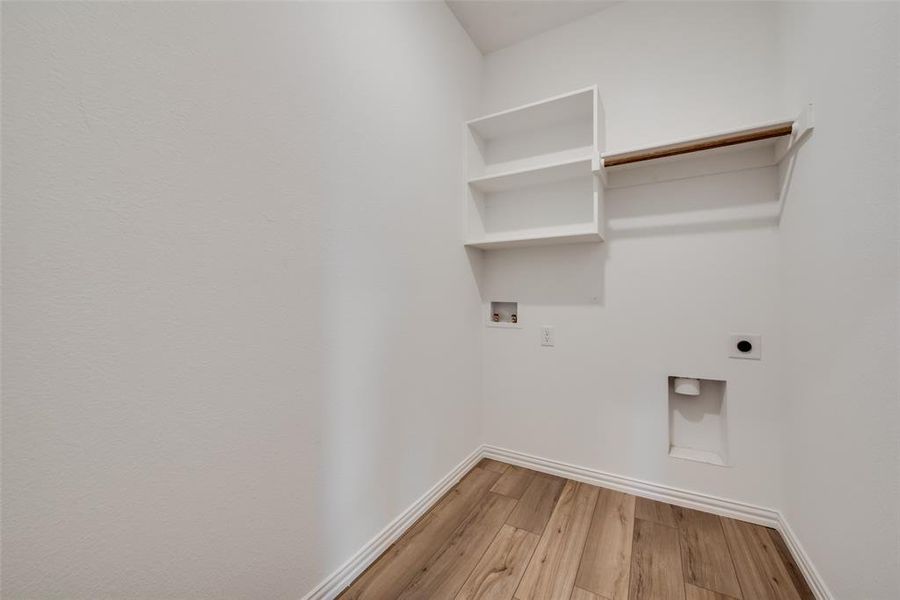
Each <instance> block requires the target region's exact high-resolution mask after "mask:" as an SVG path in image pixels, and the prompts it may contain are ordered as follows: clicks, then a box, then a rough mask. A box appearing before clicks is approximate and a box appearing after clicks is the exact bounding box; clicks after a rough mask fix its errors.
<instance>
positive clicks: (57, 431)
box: [2, 2, 481, 599]
mask: <svg viewBox="0 0 900 600" xmlns="http://www.w3.org/2000/svg"><path fill="white" fill-rule="evenodd" d="M480 61H481V56H480V54H479V53H478V51H477V50H476V49H475V48H474V46H473V45H472V44H471V42H470V41H469V39H468V38H467V37H466V35H465V33H464V32H463V30H462V29H461V28H460V26H459V25H458V23H457V22H456V20H455V19H454V17H453V16H452V14H451V13H450V11H449V10H448V9H447V7H446V6H445V5H444V4H443V3H417V4H410V3H384V4H370V3H363V4H325V3H256V2H253V3H201V2H197V3H137V4H135V3H131V4H126V3H91V4H88V3H53V4H49V3H31V2H28V3H4V4H3V65H2V66H3V92H4V95H3V148H2V150H3V202H4V206H3V255H4V256H3V259H4V260H3V288H4V298H3V300H4V303H3V321H4V323H3V324H4V332H3V333H4V339H3V359H4V362H3V371H4V373H3V374H4V381H3V432H2V433H3V459H4V464H3V529H2V538H3V547H2V551H3V553H2V560H3V562H2V573H3V597H4V598H9V599H13V598H182V599H183V598H226V597H227V598H298V597H301V596H302V595H303V594H305V593H306V592H307V591H308V590H309V589H310V588H312V586H313V585H315V584H316V583H318V582H319V581H320V580H321V579H323V578H324V577H325V576H326V575H327V574H328V573H329V572H331V571H332V570H333V569H335V568H336V567H337V566H338V565H339V564H341V563H342V562H343V561H344V560H346V559H347V558H349V557H350V556H351V555H352V554H353V553H354V552H356V551H357V550H358V549H359V548H360V547H361V546H362V545H363V544H364V543H365V542H366V541H367V540H369V539H370V538H371V537H372V536H373V535H374V534H375V533H376V532H378V531H379V530H380V529H381V528H382V527H384V526H385V525H386V524H387V523H388V522H389V521H390V520H391V519H393V518H394V517H395V516H396V515H397V514H398V513H399V512H400V511H401V510H402V509H404V508H406V507H407V506H409V505H410V504H411V503H412V502H413V501H414V500H415V499H416V498H418V497H419V496H421V495H422V494H423V493H424V492H425V491H426V490H427V489H428V488H429V487H431V485H433V484H434V483H435V482H436V481H437V480H438V479H439V478H440V477H442V476H443V475H445V474H446V473H447V472H448V471H449V470H450V469H451V468H452V467H453V466H455V465H456V464H457V463H458V462H459V461H460V460H461V459H462V458H463V457H465V456H466V455H468V454H469V453H470V452H471V451H472V450H473V449H474V448H475V447H476V446H477V444H478V443H479V441H480V439H481V437H480V432H479V416H480V412H479V396H480V390H481V383H480V380H479V377H480V375H479V374H480V369H481V360H480V350H479V347H480V335H481V331H480V327H481V312H480V301H479V296H478V290H477V288H476V286H475V283H474V278H473V274H472V268H473V266H472V265H473V264H475V266H476V267H477V264H476V263H477V261H476V263H470V261H469V259H468V257H467V255H466V253H465V251H464V250H463V247H462V244H461V242H462V208H461V206H462V205H461V202H460V197H461V192H462V187H461V186H462V181H463V168H462V141H463V140H462V129H461V126H460V124H461V123H462V122H463V121H464V119H465V118H466V117H468V116H469V115H470V114H472V113H473V112H475V108H476V107H475V105H474V104H473V102H474V101H475V100H476V92H477V86H478V74H479V69H480Z"/></svg>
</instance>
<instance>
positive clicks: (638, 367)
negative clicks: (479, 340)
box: [481, 2, 799, 506]
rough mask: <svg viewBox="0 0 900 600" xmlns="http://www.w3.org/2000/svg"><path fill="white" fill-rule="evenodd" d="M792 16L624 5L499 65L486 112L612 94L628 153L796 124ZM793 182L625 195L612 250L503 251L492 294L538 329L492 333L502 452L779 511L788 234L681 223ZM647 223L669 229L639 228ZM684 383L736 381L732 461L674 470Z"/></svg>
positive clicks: (488, 383) (495, 427)
mask: <svg viewBox="0 0 900 600" xmlns="http://www.w3.org/2000/svg"><path fill="white" fill-rule="evenodd" d="M775 18H776V11H775V8H774V7H773V6H772V5H770V4H767V3H759V4H730V3H696V4H693V3H662V4H659V3H641V2H626V3H622V4H617V5H615V6H613V7H611V8H609V9H607V10H605V11H603V12H601V13H598V14H596V15H593V16H589V17H586V18H584V19H582V20H580V21H578V22H575V23H572V24H569V25H566V26H563V27H560V28H558V29H555V30H552V31H550V32H547V33H545V34H542V35H540V36H537V37H535V38H532V39H530V40H526V41H524V42H521V43H519V44H516V45H515V46H511V47H509V48H506V49H503V50H500V51H498V52H495V53H493V54H491V55H489V56H487V57H486V60H485V69H484V77H483V86H484V103H483V105H482V112H483V113H489V112H492V111H496V110H500V109H503V108H508V107H511V106H516V105H518V104H522V103H525V102H529V101H534V100H538V99H540V98H543V97H547V96H551V95H554V94H559V93H563V92H566V91H568V90H573V89H577V88H580V87H584V86H587V85H592V84H595V83H596V84H598V85H599V87H600V95H601V97H602V99H603V103H604V106H605V109H606V117H607V123H606V125H607V145H608V148H610V149H620V148H627V147H634V146H640V145H642V144H647V143H652V142H656V141H661V140H668V139H677V138H679V137H684V136H690V135H696V134H698V133H702V132H706V131H716V130H722V129H729V128H734V127H736V126H740V125H745V124H751V123H755V122H761V121H767V120H771V119H773V118H779V117H780V116H781V115H782V111H781V110H780V109H781V106H780V103H779V96H780V95H779V94H778V93H776V92H777V85H778V78H777V71H776V66H777V62H778V56H777V46H776V43H775V42H776V33H777V31H776V27H775V24H776V21H775ZM798 108H799V107H798ZM775 183H776V181H775V173H774V171H773V170H772V169H766V170H761V171H747V172H740V173H733V174H726V175H718V176H713V177H707V178H703V179H699V180H691V181H673V182H669V183H666V184H662V185H646V186H638V187H631V188H627V189H621V190H613V191H611V192H609V194H608V199H607V206H606V209H607V217H608V220H609V229H610V231H609V239H608V242H607V243H606V244H601V245H572V246H558V247H544V248H534V249H513V250H504V251H492V252H490V253H488V254H487V255H486V259H485V274H484V278H483V280H482V284H481V290H482V299H483V301H484V302H489V301H491V300H509V301H517V302H519V317H520V324H521V326H522V329H519V330H517V329H487V328H486V329H485V331H484V339H485V343H484V348H485V349H484V352H485V367H484V368H485V371H484V394H485V438H486V441H487V442H489V443H492V444H496V445H499V446H504V447H509V448H512V449H515V450H519V451H523V452H529V453H533V454H536V455H538V456H544V457H548V458H553V459H557V460H562V461H566V462H571V463H573V464H577V465H583V466H587V467H591V468H596V469H600V470H603V471H606V472H612V473H618V474H623V475H627V476H630V477H636V478H640V479H646V480H649V481H653V482H656V483H661V484H668V485H674V486H677V487H682V488H686V489H690V490H694V491H698V492H705V493H709V494H714V495H718V496H723V497H727V498H734V499H738V500H742V501H745V502H751V503H756V504H760V505H764V506H778V504H779V500H780V498H779V482H780V475H779V470H780V464H781V458H782V454H781V448H780V443H781V431H780V428H781V425H780V423H781V421H782V420H783V416H784V415H783V409H782V406H781V402H780V398H779V387H778V386H779V379H778V374H779V367H780V364H781V361H782V353H781V336H780V321H779V311H778V304H779V299H778V294H779V288H778V281H779V280H778V256H777V250H778V235H779V234H778V231H777V229H776V228H774V227H771V226H747V225H746V224H744V225H739V224H736V223H732V222H723V223H719V224H718V225H714V226H704V227H699V226H698V227H690V226H688V227H683V226H679V227H667V226H665V225H666V223H667V222H672V221H673V220H674V219H675V218H677V217H679V216H685V215H687V216H691V215H692V214H694V213H696V212H698V211H700V212H702V211H707V214H708V211H709V210H710V209H714V208H716V207H719V206H734V205H743V204H757V203H759V202H763V201H772V200H773V199H774V190H775ZM644 217H653V219H652V220H655V221H656V223H657V225H660V226H659V227H653V228H647V227H639V228H634V227H631V226H630V225H629V224H630V223H634V222H640V221H641V220H642V219H643V218H644ZM626 226H627V228H626ZM541 325H552V326H554V328H555V335H556V345H555V347H553V348H545V347H541V345H540V339H539V328H540V326H541ZM730 332H745V333H758V334H762V336H763V346H764V349H763V356H764V359H763V360H762V361H758V362H757V361H744V360H734V359H729V358H728V334H729V333H730ZM669 375H680V376H688V377H702V378H708V379H722V380H727V381H728V411H727V418H728V423H729V429H728V434H727V435H728V441H729V461H730V463H731V465H732V466H731V467H728V468H723V467H719V466H711V465H707V464H700V463H694V462H687V461H684V460H678V459H673V458H669V456H668V441H669V435H668V432H669V429H668V408H667V400H668V392H667V377H668V376H669Z"/></svg>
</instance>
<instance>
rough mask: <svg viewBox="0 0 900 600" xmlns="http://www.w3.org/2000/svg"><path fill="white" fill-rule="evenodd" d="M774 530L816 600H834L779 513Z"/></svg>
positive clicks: (792, 531)
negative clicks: (776, 531)
mask: <svg viewBox="0 0 900 600" xmlns="http://www.w3.org/2000/svg"><path fill="white" fill-rule="evenodd" d="M776 529H778V531H779V533H781V537H782V538H784V543H785V544H787V547H788V550H790V551H791V556H793V557H794V562H796V563H797V566H798V567H800V572H801V573H803V576H804V577H805V578H806V582H807V583H809V587H810V589H811V590H812V593H813V594H814V595H815V597H816V600H834V595H832V593H831V590H829V589H828V586H827V585H825V580H824V579H822V576H821V575H820V574H819V571H818V570H816V567H815V565H813V562H812V559H810V558H809V554H807V553H806V550H804V548H803V545H802V544H801V543H800V539H799V538H798V537H797V535H796V534H795V533H794V530H793V529H791V526H790V525H788V522H787V520H786V519H785V518H784V515H782V514H780V513H779V514H778V527H776Z"/></svg>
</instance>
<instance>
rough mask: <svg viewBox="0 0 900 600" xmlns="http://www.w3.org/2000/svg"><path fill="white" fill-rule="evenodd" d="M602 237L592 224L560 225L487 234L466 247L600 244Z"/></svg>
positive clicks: (470, 242)
mask: <svg viewBox="0 0 900 600" xmlns="http://www.w3.org/2000/svg"><path fill="white" fill-rule="evenodd" d="M602 241H603V236H602V235H601V234H600V232H599V231H598V230H597V226H596V225H595V224H593V223H579V224H576V225H560V226H556V227H541V228H536V229H520V230H517V231H503V232H499V233H489V234H487V235H485V236H484V237H483V238H480V239H476V240H469V241H467V242H466V246H469V247H471V248H481V249H483V250H489V249H492V248H514V247H517V246H538V245H545V244H572V243H578V242H602Z"/></svg>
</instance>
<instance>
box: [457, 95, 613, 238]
mask: <svg viewBox="0 0 900 600" xmlns="http://www.w3.org/2000/svg"><path fill="white" fill-rule="evenodd" d="M466 139H467V160H468V185H467V206H466V212H467V226H468V231H467V237H466V240H467V241H466V245H467V246H471V247H475V248H482V249H492V248H506V247H512V246H527V245H535V244H553V243H572V242H601V241H603V219H602V208H603V186H602V185H601V184H600V181H599V179H598V175H597V172H596V171H597V169H598V168H599V156H600V152H602V151H603V149H604V116H603V109H602V106H601V104H600V98H599V94H598V91H597V87H596V86H593V87H589V88H584V89H581V90H576V91H574V92H570V93H568V94H563V95H561V96H555V97H553V98H548V99H546V100H542V101H540V102H535V103H532V104H527V105H525V106H520V107H517V108H513V109H510V110H505V111H502V112H499V113H495V114H492V115H487V116H485V117H481V118H478V119H474V120H472V121H469V122H468V123H466Z"/></svg>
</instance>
